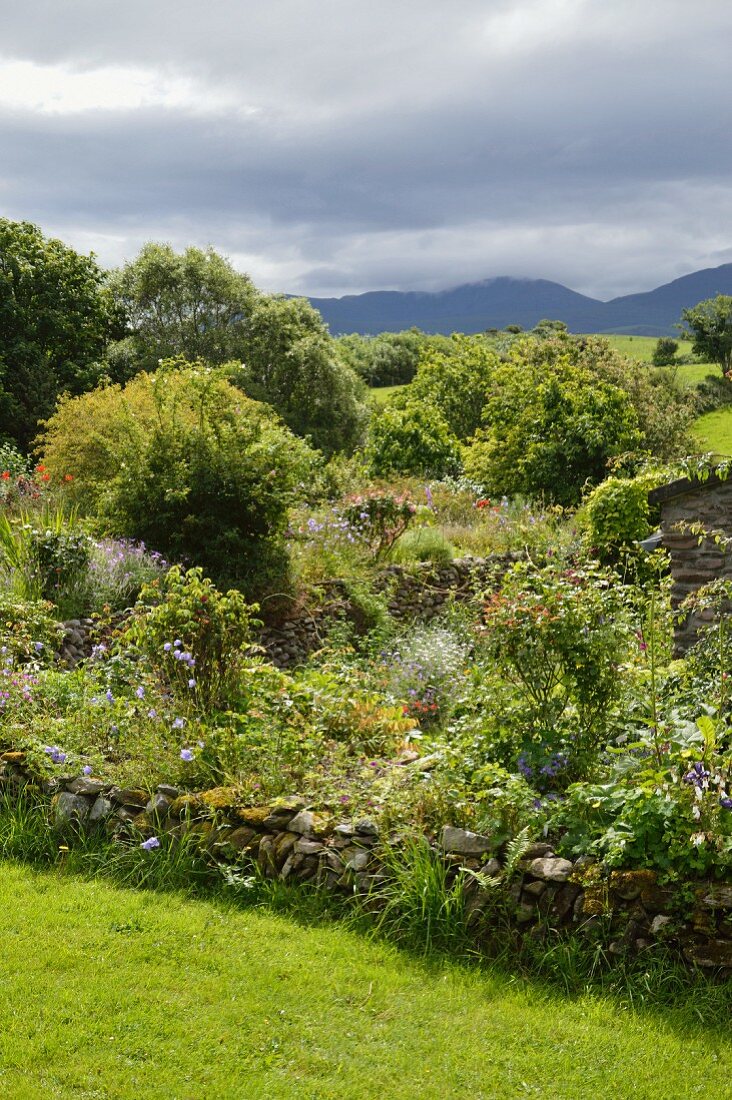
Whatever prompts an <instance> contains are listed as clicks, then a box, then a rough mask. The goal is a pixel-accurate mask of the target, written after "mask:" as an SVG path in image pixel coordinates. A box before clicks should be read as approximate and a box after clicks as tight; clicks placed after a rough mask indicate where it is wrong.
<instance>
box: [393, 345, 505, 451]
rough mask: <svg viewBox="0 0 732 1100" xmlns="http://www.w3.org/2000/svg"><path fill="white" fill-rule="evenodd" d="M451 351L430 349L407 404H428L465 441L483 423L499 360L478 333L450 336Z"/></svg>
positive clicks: (421, 364) (424, 358)
mask: <svg viewBox="0 0 732 1100" xmlns="http://www.w3.org/2000/svg"><path fill="white" fill-rule="evenodd" d="M450 345H451V346H450V350H449V352H445V351H443V350H441V349H439V348H434V347H431V348H429V349H428V350H427V351H426V352H425V354H424V356H423V358H422V362H421V363H420V366H419V370H418V371H417V375H416V377H415V379H414V381H413V382H412V383H411V385H410V387H409V392H408V394H406V395H405V396H404V397H402V400H403V401H404V402H406V401H408V402H409V404H410V405H412V406H415V405H418V404H424V405H431V406H432V407H433V408H434V409H436V410H437V411H438V412H439V413H440V415H441V417H442V419H443V420H444V421H445V423H446V425H447V428H448V430H449V431H450V433H451V434H452V435H453V436H455V437H456V438H457V439H459V440H461V441H465V440H468V439H469V438H470V437H471V436H472V435H473V434H474V433H475V432H476V431H477V429H478V428H479V427H480V425H481V424H482V422H483V412H484V409H485V405H486V401H487V400H488V394H489V392H490V390H491V386H492V381H493V376H494V373H495V371H496V369H497V368H498V367H499V366H500V364H501V359H500V357H499V356H498V354H497V353H496V352H495V351H494V350H493V348H492V347H491V346H490V345H489V344H488V343H487V342H486V340H485V339H484V338H483V337H481V336H453V337H452V339H451V341H450ZM399 396H400V397H401V395H399Z"/></svg>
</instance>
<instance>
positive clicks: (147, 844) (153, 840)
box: [140, 836, 160, 852]
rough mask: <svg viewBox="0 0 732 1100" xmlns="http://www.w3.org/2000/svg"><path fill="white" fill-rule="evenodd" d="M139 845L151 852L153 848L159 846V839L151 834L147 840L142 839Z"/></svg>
mask: <svg viewBox="0 0 732 1100" xmlns="http://www.w3.org/2000/svg"><path fill="white" fill-rule="evenodd" d="M140 847H141V848H144V849H145V851H146V852H152V850H153V848H159V847H160V841H159V840H158V838H157V837H156V836H151V837H148V839H147V840H143V842H142V844H141V845H140Z"/></svg>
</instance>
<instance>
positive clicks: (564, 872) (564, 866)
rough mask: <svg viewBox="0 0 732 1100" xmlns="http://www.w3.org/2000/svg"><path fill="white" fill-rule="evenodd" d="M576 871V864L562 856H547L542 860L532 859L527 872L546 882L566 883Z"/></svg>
mask: <svg viewBox="0 0 732 1100" xmlns="http://www.w3.org/2000/svg"><path fill="white" fill-rule="evenodd" d="M573 870H574V864H573V863H570V861H569V860H568V859H562V858H561V857H560V856H545V857H543V858H541V859H532V861H531V863H530V864H529V866H528V867H527V871H528V872H529V874H530V875H533V876H534V878H540V879H544V880H545V881H546V882H566V881H567V879H568V878H569V876H570V875H571V874H572V871H573Z"/></svg>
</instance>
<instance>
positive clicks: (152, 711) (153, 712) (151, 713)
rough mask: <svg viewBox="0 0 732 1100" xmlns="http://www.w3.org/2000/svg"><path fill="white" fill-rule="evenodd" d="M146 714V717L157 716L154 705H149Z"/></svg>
mask: <svg viewBox="0 0 732 1100" xmlns="http://www.w3.org/2000/svg"><path fill="white" fill-rule="evenodd" d="M147 716H148V718H157V716H158V712H157V711H156V710H155V707H150V710H149V711H148V712H147Z"/></svg>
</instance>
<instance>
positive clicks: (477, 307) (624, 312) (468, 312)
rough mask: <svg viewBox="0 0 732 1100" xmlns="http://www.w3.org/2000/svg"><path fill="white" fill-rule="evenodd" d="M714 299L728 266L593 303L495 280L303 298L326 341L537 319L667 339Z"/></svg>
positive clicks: (547, 286) (559, 290)
mask: <svg viewBox="0 0 732 1100" xmlns="http://www.w3.org/2000/svg"><path fill="white" fill-rule="evenodd" d="M715 294H730V295H732V264H722V266H721V267H709V268H706V269H705V270H703V271H695V272H693V273H692V274H691V275H683V276H682V277H681V278H680V279H674V281H673V282H671V283H666V284H665V285H664V286H659V287H657V288H656V289H655V290H649V291H647V292H645V293H644V294H626V295H624V296H623V297H621V298H613V299H612V300H611V301H609V302H601V301H599V300H598V299H597V298H588V297H587V296H586V295H585V294H578V293H577V292H576V291H574V290H570V289H569V288H568V287H566V286H562V285H561V283H553V282H550V281H549V280H547V279H512V278H509V277H507V276H501V277H499V278H495V279H484V280H483V281H482V282H480V283H467V284H465V285H464V286H458V287H454V288H453V289H452V290H440V291H437V292H435V293H430V292H427V291H399V290H375V291H370V292H368V293H367V294H350V295H347V296H346V297H344V298H311V299H310V301H311V302H312V304H313V305H314V306H315V308H316V309H317V310H319V311H320V313H321V314H322V315H323V318H324V319H325V321H327V323H328V325H329V326H330V330H331V332H332V333H334V334H340V333H345V332H361V333H364V334H367V333H371V334H373V333H378V332H398V331H400V330H401V329H407V328H412V326H415V327H416V328H420V329H422V331H423V332H443V333H450V332H483V331H484V330H485V329H487V328H505V327H506V325H521V327H522V328H524V329H528V328H533V327H534V325H535V324H537V322H539V321H541V320H542V318H544V317H547V318H549V319H551V320H555V321H564V322H565V324H566V325H567V326H568V327H569V329H570V330H571V331H572V332H616V333H628V334H629V335H633V336H674V335H676V333H677V330H676V329H675V328H674V325H675V324H676V322H677V321H679V320H680V318H681V311H682V309H684V308H685V307H687V306H693V305H696V303H697V302H699V301H701V300H702V299H703V298H712V297H714V295H715Z"/></svg>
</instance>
